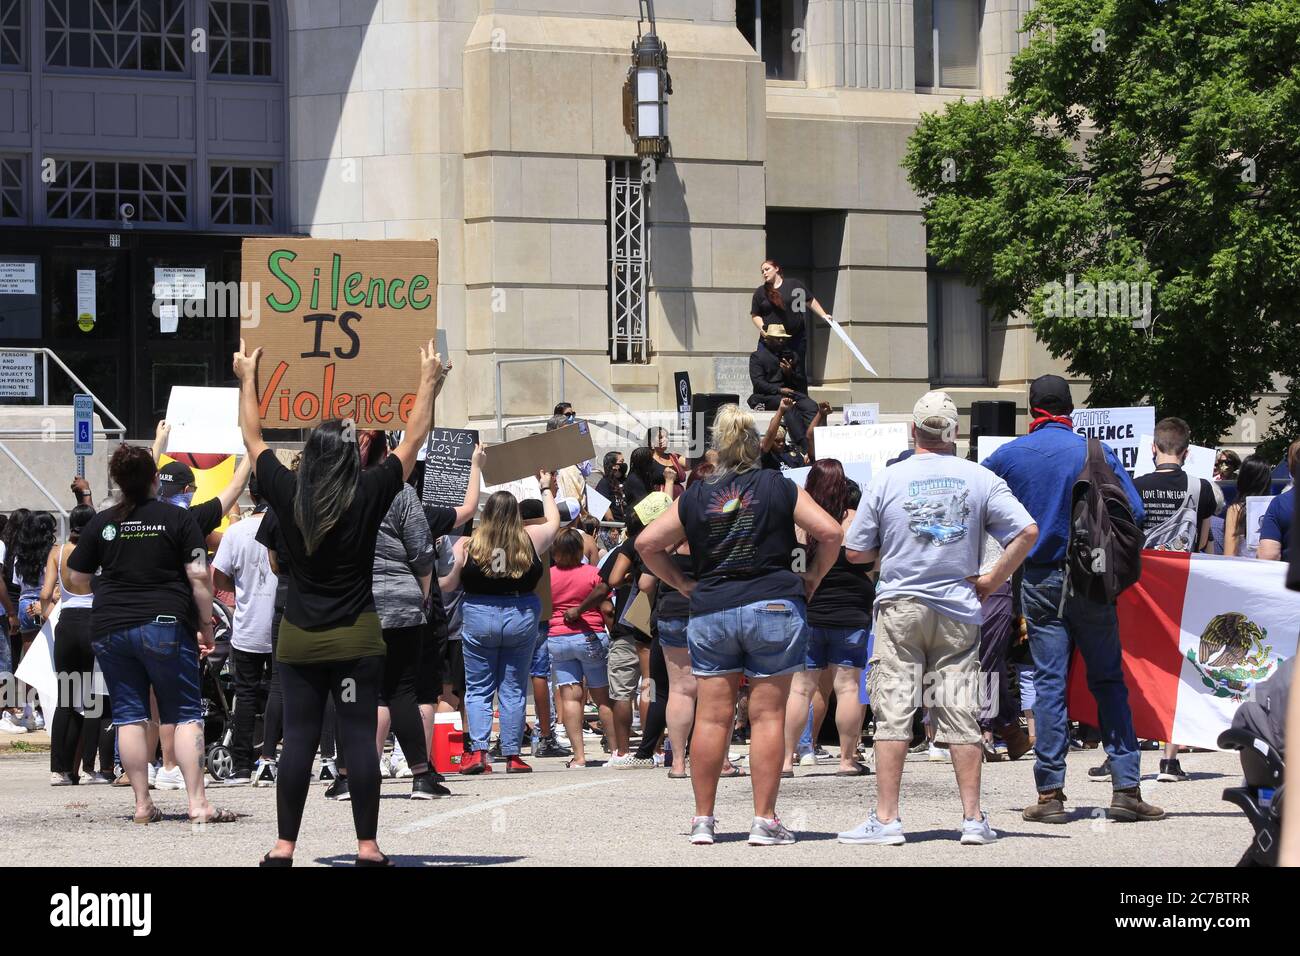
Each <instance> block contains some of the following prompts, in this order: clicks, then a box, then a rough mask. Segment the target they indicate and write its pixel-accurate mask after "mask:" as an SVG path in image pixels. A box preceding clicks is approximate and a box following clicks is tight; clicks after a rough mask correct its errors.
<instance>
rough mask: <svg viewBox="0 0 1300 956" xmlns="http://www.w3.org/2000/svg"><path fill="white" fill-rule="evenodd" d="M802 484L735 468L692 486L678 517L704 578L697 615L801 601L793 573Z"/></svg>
mask: <svg viewBox="0 0 1300 956" xmlns="http://www.w3.org/2000/svg"><path fill="white" fill-rule="evenodd" d="M798 500H799V488H798V486H797V485H795V483H794V482H792V481H790V480H789V479H788V478H786V477H785V475H783V474H781V472H779V471H770V470H766V469H760V470H756V471H743V472H731V473H728V474H725V475H723V476H721V477H719V478H716V479H713V478H709V479H705V480H704V481H697V482H694V483H692V484H691V486H690V487H689V488H687V489H686V492H685V493H684V494H683V495H682V497H681V498H680V499H678V501H679V502H680V504H679V505H678V514H679V516H680V518H681V522H682V526H683V527H684V528H685V529H686V540H687V541H689V542H690V545H691V561H692V563H693V565H694V567H695V579H696V580H697V581H698V582H699V583H698V584H697V585H696V588H695V590H694V591H693V592H692V593H691V615H692V616H694V615H697V614H710V613H713V612H715V611H723V610H729V609H732V608H738V607H744V606H745V605H747V604H755V603H757V602H759V601H773V600H781V599H791V600H799V601H802V600H803V597H804V586H803V579H802V578H800V577H799V575H798V574H796V573H795V572H794V570H793V564H794V550H795V537H794V506H795V502H796V501H798Z"/></svg>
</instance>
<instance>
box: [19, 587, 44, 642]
mask: <svg viewBox="0 0 1300 956" xmlns="http://www.w3.org/2000/svg"><path fill="white" fill-rule="evenodd" d="M40 613H41V592H40V591H24V592H23V593H22V594H20V595H19V596H18V633H19V634H30V633H31V632H32V631H39V630H40V629H41V626H40V625H39V624H37V623H36V620H35V617H34V615H37V614H40Z"/></svg>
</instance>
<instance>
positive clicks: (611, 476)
mask: <svg viewBox="0 0 1300 956" xmlns="http://www.w3.org/2000/svg"><path fill="white" fill-rule="evenodd" d="M602 472H603V474H602V475H601V479H600V482H599V483H598V484H597V485H596V490H597V491H598V492H600V493H601V494H602V495H604V496H605V497H606V498H608V499H609V519H610V520H611V521H624V520H626V514H627V511H626V505H627V499H626V498H625V497H624V494H623V482H624V480H625V479H626V478H627V462H625V461H624V460H623V453H622V452H621V451H611V452H607V453H606V454H605V461H604V463H603V466H602ZM592 517H594V518H596V519H598V520H601V521H603V520H605V516H604V515H593V516H592Z"/></svg>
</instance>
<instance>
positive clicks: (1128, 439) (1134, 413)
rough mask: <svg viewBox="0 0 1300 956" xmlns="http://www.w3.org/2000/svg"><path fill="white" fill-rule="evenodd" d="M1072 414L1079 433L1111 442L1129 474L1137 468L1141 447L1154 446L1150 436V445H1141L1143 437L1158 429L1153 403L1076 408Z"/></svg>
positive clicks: (1075, 428)
mask: <svg viewBox="0 0 1300 956" xmlns="http://www.w3.org/2000/svg"><path fill="white" fill-rule="evenodd" d="M1070 417H1071V418H1072V419H1073V420H1074V431H1075V433H1076V434H1078V435H1082V436H1083V437H1085V438H1096V439H1098V440H1099V441H1102V442H1104V443H1105V444H1107V445H1109V446H1110V447H1111V448H1112V449H1113V450H1114V452H1115V454H1116V455H1118V456H1119V460H1120V462H1121V463H1122V464H1123V465H1124V467H1125V468H1126V469H1127V470H1128V472H1129V474H1132V473H1133V470H1134V469H1135V468H1136V467H1137V461H1138V456H1139V455H1140V454H1141V449H1142V448H1143V447H1146V448H1150V447H1151V439H1149V438H1148V439H1147V444H1146V445H1145V446H1143V445H1142V436H1143V435H1154V434H1155V431H1156V410H1155V409H1154V408H1151V407H1150V406H1141V407H1137V408H1076V409H1075V410H1074V412H1073V414H1072V415H1071V416H1070Z"/></svg>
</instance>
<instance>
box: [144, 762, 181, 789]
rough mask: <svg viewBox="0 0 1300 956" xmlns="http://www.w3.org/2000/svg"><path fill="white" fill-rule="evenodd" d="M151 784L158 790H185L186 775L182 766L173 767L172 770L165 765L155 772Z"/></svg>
mask: <svg viewBox="0 0 1300 956" xmlns="http://www.w3.org/2000/svg"><path fill="white" fill-rule="evenodd" d="M151 785H152V786H153V787H155V788H156V789H158V790H184V789H185V777H184V775H183V774H182V773H181V768H180V767H172V768H171V769H170V770H168V769H166V768H165V767H164V768H163V769H162V770H159V771H156V772H155V773H154V775H153V780H152V781H151Z"/></svg>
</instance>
